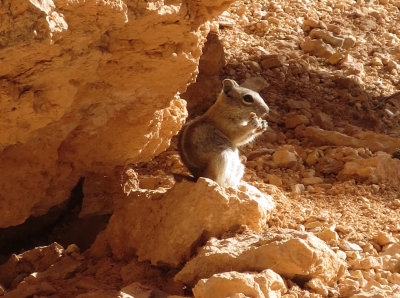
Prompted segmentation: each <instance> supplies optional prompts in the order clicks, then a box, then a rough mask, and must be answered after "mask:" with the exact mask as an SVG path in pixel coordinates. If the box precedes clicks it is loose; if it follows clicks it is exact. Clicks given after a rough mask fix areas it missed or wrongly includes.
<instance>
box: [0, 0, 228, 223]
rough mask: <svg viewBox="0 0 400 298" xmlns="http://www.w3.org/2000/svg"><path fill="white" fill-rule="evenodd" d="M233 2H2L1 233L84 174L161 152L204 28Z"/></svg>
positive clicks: (178, 122) (176, 119)
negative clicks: (2, 228) (3, 229)
mask: <svg viewBox="0 0 400 298" xmlns="http://www.w3.org/2000/svg"><path fill="white" fill-rule="evenodd" d="M229 3H230V2H229V1H221V0H217V1H207V0H203V1H196V2H195V1H179V0H178V1H172V2H169V3H168V5H166V4H165V3H164V1H152V2H147V1H129V0H111V1H95V0H87V1H84V0H69V1H68V0H59V1H58V0H54V1H52V0H43V1H38V0H30V1H26V0H6V1H3V4H2V6H1V8H0V15H1V22H0V24H1V25H0V32H1V34H0V65H1V67H0V111H1V117H0V213H1V214H2V216H1V218H0V227H8V226H13V225H18V224H21V223H22V222H24V221H25V220H26V219H27V218H28V217H29V216H37V215H41V214H45V213H46V212H47V211H48V210H49V208H51V207H52V206H55V205H58V204H60V203H61V202H63V201H65V200H66V199H67V198H68V197H69V194H70V191H71V189H72V188H73V186H74V185H76V183H77V182H78V181H79V179H80V178H81V177H84V176H85V175H86V173H87V172H91V173H101V174H104V175H108V174H109V173H111V172H112V171H113V169H114V168H115V166H116V165H123V164H125V163H127V162H138V161H145V160H148V159H150V158H151V157H153V156H155V155H157V154H158V153H160V152H162V151H163V150H165V149H166V148H167V147H168V146H169V142H170V139H171V137H172V136H173V135H175V134H176V133H177V131H178V130H179V129H180V127H181V126H182V124H183V122H184V119H185V118H186V107H185V102H184V101H183V100H182V99H180V97H179V94H180V93H182V92H184V91H185V90H186V87H187V85H188V84H189V83H191V82H192V81H193V80H194V78H195V77H196V75H197V67H198V60H199V57H200V55H201V52H202V46H203V44H204V41H205V38H206V35H207V33H208V31H209V25H208V22H207V21H208V20H210V19H211V18H212V17H213V16H214V15H216V14H218V13H219V12H221V11H222V10H223V9H224V8H226V7H227V5H228V4H229Z"/></svg>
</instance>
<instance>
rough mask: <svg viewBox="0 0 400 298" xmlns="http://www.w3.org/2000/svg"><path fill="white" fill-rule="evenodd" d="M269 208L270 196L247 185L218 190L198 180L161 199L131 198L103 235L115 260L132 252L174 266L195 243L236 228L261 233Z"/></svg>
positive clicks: (154, 196) (178, 186) (271, 204)
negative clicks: (245, 227) (202, 238)
mask: <svg viewBox="0 0 400 298" xmlns="http://www.w3.org/2000/svg"><path fill="white" fill-rule="evenodd" d="M274 206H275V204H274V202H273V200H272V197H271V196H269V195H264V194H262V193H261V192H259V191H258V190H257V189H256V188H254V187H252V186H250V185H241V186H240V187H239V189H233V188H222V187H220V186H219V185H218V184H217V183H215V182H214V181H212V180H210V179H205V178H200V179H199V180H198V181H197V182H196V183H193V182H188V181H184V182H181V183H177V184H176V185H175V186H174V187H173V188H171V189H170V190H168V191H167V192H165V193H154V192H153V193H151V192H147V193H146V192H136V193H132V194H131V195H130V196H128V197H126V198H125V200H123V202H121V204H120V206H119V207H117V208H116V210H115V211H114V214H113V216H112V217H111V220H110V222H109V225H108V227H107V229H106V231H105V234H106V238H107V241H108V243H109V245H110V246H111V249H112V252H113V253H114V254H115V255H116V256H117V257H119V258H123V257H126V256H129V255H130V254H131V253H132V252H133V251H135V253H136V255H137V256H138V257H139V260H149V261H151V263H152V264H169V265H171V266H178V265H179V264H180V263H182V262H183V261H186V260H188V259H189V257H190V255H191V253H192V251H193V249H194V248H195V247H196V245H198V241H199V239H201V237H211V236H218V235H221V234H222V233H224V232H226V231H229V230H232V229H235V228H237V227H239V226H241V225H245V226H247V227H248V228H249V229H251V230H254V231H261V230H262V229H263V228H265V226H266V223H267V221H268V220H269V218H270V215H271V212H272V210H273V209H274Z"/></svg>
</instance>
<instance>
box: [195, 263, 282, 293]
mask: <svg viewBox="0 0 400 298" xmlns="http://www.w3.org/2000/svg"><path fill="white" fill-rule="evenodd" d="M286 291H287V288H286V285H285V282H284V281H283V279H282V277H280V275H279V274H276V273H275V272H274V271H272V270H270V269H267V270H264V271H262V272H260V273H240V272H236V271H231V272H224V273H217V274H214V275H213V276H211V277H210V278H207V279H201V280H199V282H198V283H197V284H196V286H195V287H194V288H193V294H194V297H195V298H210V297H213V298H226V297H231V296H233V295H235V294H243V295H245V296H246V297H258V298H267V297H276V298H278V297H281V296H282V295H283V294H285V293H286Z"/></svg>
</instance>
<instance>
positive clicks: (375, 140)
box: [300, 126, 400, 154]
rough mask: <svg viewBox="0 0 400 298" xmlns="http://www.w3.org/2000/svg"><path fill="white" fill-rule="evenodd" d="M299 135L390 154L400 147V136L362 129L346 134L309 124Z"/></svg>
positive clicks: (322, 142) (319, 140) (320, 141)
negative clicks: (350, 134)
mask: <svg viewBox="0 0 400 298" xmlns="http://www.w3.org/2000/svg"><path fill="white" fill-rule="evenodd" d="M300 135H301V136H303V137H306V138H309V139H311V140H312V141H313V142H315V143H317V144H320V145H335V146H348V147H354V148H360V147H364V148H369V149H370V150H371V151H373V152H376V151H383V152H387V153H390V154H392V153H393V152H395V151H396V149H397V148H400V138H393V137H390V136H386V135H382V134H378V133H374V132H372V131H365V132H364V131H363V132H359V133H357V134H355V135H354V136H348V135H346V134H343V133H340V132H337V131H330V130H324V129H321V128H319V127H310V126H309V127H306V128H305V129H304V130H303V131H301V132H300Z"/></svg>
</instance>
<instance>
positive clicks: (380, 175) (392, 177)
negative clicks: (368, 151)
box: [338, 152, 400, 186]
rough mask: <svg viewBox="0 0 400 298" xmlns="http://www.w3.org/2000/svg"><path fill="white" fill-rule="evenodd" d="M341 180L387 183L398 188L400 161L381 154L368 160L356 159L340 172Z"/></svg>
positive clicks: (346, 164)
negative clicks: (351, 179)
mask: <svg viewBox="0 0 400 298" xmlns="http://www.w3.org/2000/svg"><path fill="white" fill-rule="evenodd" d="M338 178H339V179H343V180H346V179H349V178H358V179H362V180H368V181H370V182H372V183H386V184H391V185H393V186H398V185H399V183H400V160H398V159H395V158H392V157H391V156H390V155H389V154H387V153H384V152H380V153H379V154H378V155H377V156H374V157H371V158H367V159H356V160H353V161H348V162H346V163H345V165H344V167H343V170H341V171H340V172H339V175H338Z"/></svg>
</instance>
